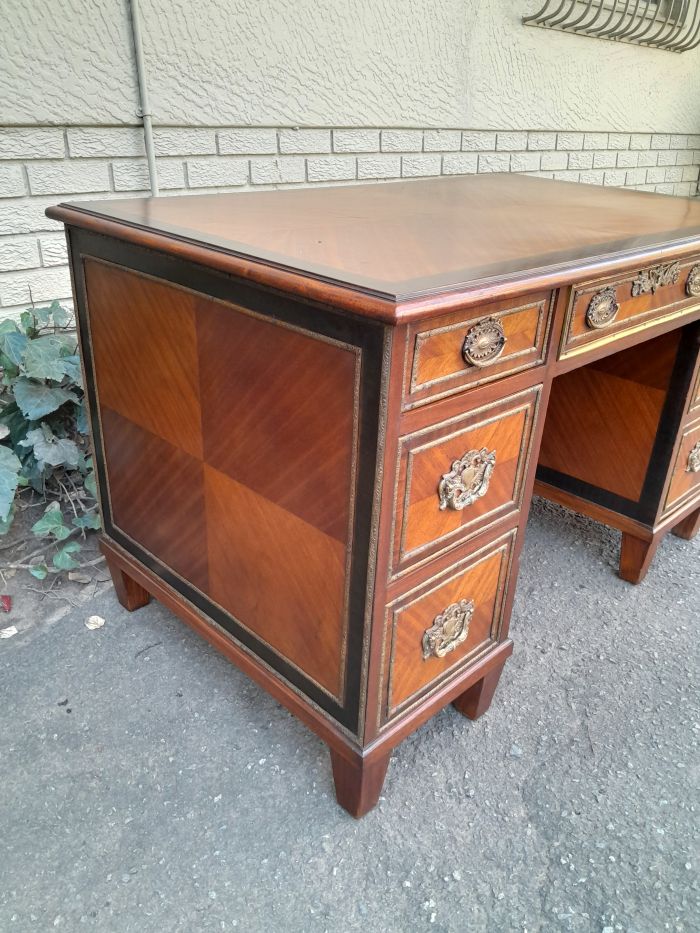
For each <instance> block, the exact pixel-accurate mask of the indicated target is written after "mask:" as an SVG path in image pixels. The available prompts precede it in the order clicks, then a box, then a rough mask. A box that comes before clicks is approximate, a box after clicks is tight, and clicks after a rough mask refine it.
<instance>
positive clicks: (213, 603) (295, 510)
mask: <svg viewBox="0 0 700 933" xmlns="http://www.w3.org/2000/svg"><path fill="white" fill-rule="evenodd" d="M95 239H96V240H98V239H99V238H95ZM106 245H107V241H103V242H101V243H99V244H98V243H97V242H92V243H89V244H84V245H83V248H82V249H81V250H80V254H79V255H75V253H76V251H75V248H74V250H73V252H74V264H75V270H74V271H75V273H76V278H77V283H76V284H78V285H79V286H80V287H77V288H76V293H77V297H78V304H79V308H80V316H81V325H82V327H81V329H82V340H83V349H84V355H85V358H86V373H87V376H88V392H89V395H90V396H91V397H90V407H91V417H92V429H93V438H94V445H95V453H96V461H97V465H98V482H99V486H100V493H101V501H102V507H103V513H104V524H105V531H106V534H107V535H108V536H109V537H112V538H113V539H114V540H116V541H117V542H118V543H119V544H121V546H122V547H125V548H126V549H127V550H129V551H130V553H132V554H133V555H134V556H136V557H137V558H139V559H141V560H143V562H144V563H146V564H147V565H150V567H151V569H153V570H155V571H156V572H157V573H159V575H161V576H163V577H164V578H165V579H168V581H169V582H171V585H174V586H175V588H176V589H178V590H179V591H180V592H182V593H183V595H185V596H186V597H187V598H188V599H190V600H192V601H194V602H195V604H198V605H199V606H200V607H201V609H202V610H203V612H204V613H206V615H207V616H209V617H210V618H213V619H214V621H216V622H217V623H218V624H220V625H221V626H222V627H223V628H225V629H226V630H227V631H228V632H229V633H230V634H231V635H233V636H234V637H236V638H240V639H241V640H242V641H243V642H244V643H245V644H246V645H247V646H248V647H249V648H250V649H251V650H252V651H253V652H254V653H256V654H258V655H259V656H260V657H261V658H262V659H263V660H264V661H265V662H266V663H267V664H269V665H270V666H271V667H273V668H274V669H275V670H277V671H278V672H279V673H280V674H281V675H282V676H283V677H285V678H286V679H287V680H289V681H290V682H292V683H293V684H295V685H296V686H297V687H298V688H299V689H300V690H301V691H302V692H303V693H304V694H305V695H306V696H308V697H309V698H310V699H311V700H312V701H313V702H314V703H316V704H318V705H319V706H320V707H321V708H323V709H325V710H327V712H329V713H330V714H331V715H332V716H334V717H335V718H336V719H337V720H338V721H339V722H340V723H341V724H342V725H343V726H345V727H347V728H349V729H350V731H353V732H355V731H356V729H357V717H358V715H359V714H358V706H359V680H360V671H361V668H362V659H361V655H362V651H363V644H364V633H363V625H364V623H363V619H364V611H363V606H364V603H363V600H364V598H365V592H366V586H367V579H366V578H367V572H368V571H367V562H368V548H369V541H368V529H369V522H370V517H369V515H368V514H366V513H367V512H368V504H369V507H370V508H371V502H372V496H371V491H372V482H373V471H372V467H373V463H372V462H371V461H372V457H373V454H376V417H377V407H378V406H376V401H377V386H378V380H379V376H380V373H379V372H378V369H375V367H380V366H381V355H379V356H378V355H377V351H381V339H380V340H379V342H378V341H377V339H376V338H377V331H379V330H380V329H379V328H372V327H370V330H372V333H371V334H369V332H368V329H367V325H366V324H363V325H362V327H361V328H359V330H358V329H357V325H356V324H352V326H350V327H348V325H347V323H346V324H339V323H338V322H337V321H336V322H335V323H333V322H332V323H331V326H328V320H329V318H331V319H334V318H335V316H334V315H331V314H329V315H328V316H325V315H322V314H320V313H317V323H316V325H315V324H314V322H312V321H310V320H307V321H305V323H302V319H303V318H304V313H303V309H300V308H299V307H296V306H295V308H292V309H290V308H288V307H287V306H286V305H285V302H284V299H280V298H277V297H276V296H273V295H268V296H267V301H268V302H269V307H270V313H269V314H265V313H264V310H262V312H261V308H260V307H259V306H260V304H261V302H262V305H263V306H264V305H265V302H266V298H265V295H264V293H261V292H256V297H255V302H257V304H258V307H256V308H252V307H250V306H248V305H246V304H245V303H244V302H245V298H246V297H253V296H252V295H247V294H246V293H245V292H246V290H245V287H244V286H240V287H238V286H237V285H236V283H235V282H233V281H231V280H227V279H226V278H225V277H218V278H216V277H211V274H210V273H205V272H204V271H203V270H202V272H201V274H200V273H197V272H196V271H195V272H192V270H188V269H186V268H183V266H184V265H185V264H178V265H177V267H171V266H170V264H169V261H168V260H167V259H166V258H161V259H160V260H158V261H155V265H154V259H153V257H152V256H151V255H149V254H148V253H146V252H145V251H139V250H134V249H133V248H132V247H127V246H125V244H118V246H117V247H116V248H115V249H111V248H110V247H109V246H108V245H107V248H106V249H105V248H104V247H105V246H106ZM168 273H173V275H169V276H168V277H167V278H166V277H164V276H165V275H167V274H168ZM190 273H192V275H193V276H194V277H193V278H192V277H191V276H190V279H189V280H187V277H188V274H190ZM172 279H175V281H173V280H172ZM178 279H179V281H178ZM184 280H187V281H184ZM227 287H228V293H227ZM216 292H218V294H213V293H216ZM222 296H224V297H222ZM255 302H250V303H255ZM250 303H249V304H250ZM379 336H380V337H381V335H379ZM360 513H362V514H360Z"/></svg>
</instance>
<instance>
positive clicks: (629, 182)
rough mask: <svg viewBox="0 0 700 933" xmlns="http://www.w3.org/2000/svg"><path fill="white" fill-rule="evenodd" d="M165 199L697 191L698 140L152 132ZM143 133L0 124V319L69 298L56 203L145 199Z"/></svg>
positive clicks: (484, 133) (425, 132)
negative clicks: (343, 187)
mask: <svg viewBox="0 0 700 933" xmlns="http://www.w3.org/2000/svg"><path fill="white" fill-rule="evenodd" d="M155 141H156V154H157V167H158V178H159V184H160V187H161V188H162V189H163V191H164V192H166V193H168V194H186V193H188V192H190V193H196V192H202V191H206V192H209V191H240V190H253V189H256V188H259V187H277V186H288V185H304V184H343V183H345V184H352V183H355V182H357V181H366V182H373V181H381V180H393V179H398V178H401V177H403V178H423V177H432V176H439V175H445V176H447V175H461V174H473V173H475V172H503V171H512V172H525V173H528V174H531V175H534V176H539V177H543V178H556V179H559V180H562V181H576V182H583V183H586V184H592V185H603V184H605V185H620V186H626V187H634V188H637V189H640V190H643V191H656V192H657V193H665V194H675V195H679V196H682V197H689V196H693V195H696V194H697V188H698V176H699V174H700V135H688V134H670V133H614V132H590V133H579V132H576V133H570V132H566V131H561V132H557V131H554V130H533V131H531V132H527V133H526V132H522V131H518V132H508V131H499V132H494V131H491V130H479V129H454V128H446V129H420V128H395V127H361V128H343V127H319V128H313V129H306V128H304V129H295V128H292V127H168V128H162V127H159V128H157V129H156V131H155ZM148 181H149V180H148V170H147V166H146V160H145V157H144V147H143V135H142V130H141V128H140V127H137V126H123V127H109V126H107V127H88V126H85V127H80V126H78V127H73V126H71V127H36V128H27V127H8V128H5V129H2V128H0V318H2V317H5V316H7V315H9V314H14V313H16V312H17V311H19V310H21V309H22V308H23V307H24V306H25V305H26V304H28V302H29V300H30V296H31V299H32V300H34V301H46V300H50V299H52V298H58V299H60V300H63V301H66V302H69V301H70V294H71V292H70V281H69V277H68V268H67V254H66V246H65V240H64V237H63V233H62V230H61V227H60V225H59V224H56V223H55V222H54V221H51V220H49V219H48V218H47V217H46V216H45V215H44V211H45V209H46V207H48V206H49V205H52V204H56V203H57V202H58V201H65V200H80V199H81V198H82V199H86V198H87V199H94V198H101V197H110V198H120V197H134V196H135V195H141V196H143V195H146V194H147V193H148V189H149V184H148Z"/></svg>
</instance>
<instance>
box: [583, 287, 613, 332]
mask: <svg viewBox="0 0 700 933" xmlns="http://www.w3.org/2000/svg"><path fill="white" fill-rule="evenodd" d="M619 310H620V302H619V301H618V300H617V293H616V291H615V289H614V288H613V287H612V286H608V288H603V289H601V290H600V291H599V292H596V293H595V295H594V296H593V297H592V298H591V300H590V301H589V302H588V308H587V310H586V324H588V326H589V327H593V328H596V329H600V328H601V327H607V326H608V324H612V322H613V321H614V320H615V318H616V317H617V312H618V311H619Z"/></svg>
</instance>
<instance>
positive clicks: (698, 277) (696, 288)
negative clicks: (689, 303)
mask: <svg viewBox="0 0 700 933" xmlns="http://www.w3.org/2000/svg"><path fill="white" fill-rule="evenodd" d="M685 292H686V295H690V297H691V298H700V263H698V265H697V266H693V268H692V269H691V270H690V272H689V273H688V278H687V279H686V280H685Z"/></svg>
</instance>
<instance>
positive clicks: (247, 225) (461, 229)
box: [50, 173, 700, 298]
mask: <svg viewBox="0 0 700 933" xmlns="http://www.w3.org/2000/svg"><path fill="white" fill-rule="evenodd" d="M80 215H82V216H83V218H84V220H87V219H88V218H89V217H90V216H93V217H99V218H103V219H105V220H107V221H110V220H111V221H115V222H117V223H118V224H121V225H122V226H125V225H126V226H130V227H131V228H136V229H139V230H144V231H149V232H156V233H160V234H164V235H166V236H167V237H169V238H172V239H179V240H181V241H187V242H190V243H193V244H205V245H207V246H210V247H212V248H213V249H214V250H216V251H219V252H221V251H224V252H226V253H228V254H231V255H235V256H238V257H242V258H253V259H255V260H259V261H262V262H264V263H266V264H268V265H275V266H277V267H283V268H284V269H286V270H293V271H300V272H302V273H305V274H307V275H311V276H314V277H317V278H326V279H329V280H332V281H335V282H340V283H343V284H345V285H350V286H352V287H354V288H358V289H362V290H366V291H373V292H375V293H377V294H380V295H385V296H391V297H394V298H406V297H409V296H413V295H419V294H425V293H427V292H429V291H432V290H445V289H454V288H457V287H459V286H461V285H464V284H465V283H470V282H476V281H480V280H483V279H488V278H494V277H502V276H518V275H520V274H523V273H526V272H530V271H533V270H542V269H545V268H552V267H554V266H559V265H570V266H571V267H575V266H576V265H577V264H579V263H586V262H588V261H590V260H592V259H595V258H598V257H601V256H609V255H611V254H621V253H626V252H634V251H642V250H644V249H653V248H655V247H658V246H661V245H663V246H668V245H669V244H670V243H671V242H673V241H682V240H685V239H687V238H691V237H698V236H700V203H698V202H697V201H693V200H692V199H689V198H675V197H665V196H663V195H654V194H646V193H642V192H638V191H630V190H622V189H619V188H602V187H597V186H595V185H577V184H568V183H566V182H555V181H551V180H547V179H539V178H531V177H527V176H523V175H517V174H510V173H508V174H489V175H472V176H465V177H459V178H440V179H428V180H416V181H403V182H397V183H393V184H382V185H350V186H338V187H330V188H311V189H303V190H286V191H271V192H255V193H236V194H210V195H209V194H205V195H196V196H189V197H187V198H180V197H160V198H129V199H123V200H122V199H120V200H117V201H97V202H94V201H93V202H90V201H88V202H81V203H80V204H77V205H75V206H74V207H72V208H69V209H66V208H58V209H56V208H52V209H50V216H52V217H57V218H58V219H61V220H68V219H70V220H71V222H73V223H76V224H80V222H81V220H80Z"/></svg>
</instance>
